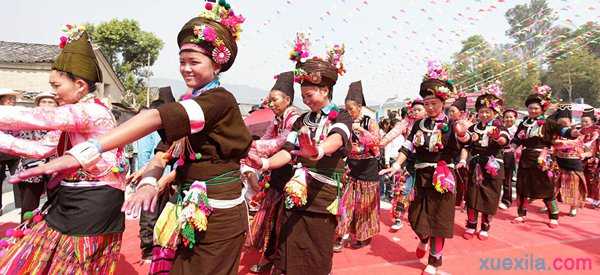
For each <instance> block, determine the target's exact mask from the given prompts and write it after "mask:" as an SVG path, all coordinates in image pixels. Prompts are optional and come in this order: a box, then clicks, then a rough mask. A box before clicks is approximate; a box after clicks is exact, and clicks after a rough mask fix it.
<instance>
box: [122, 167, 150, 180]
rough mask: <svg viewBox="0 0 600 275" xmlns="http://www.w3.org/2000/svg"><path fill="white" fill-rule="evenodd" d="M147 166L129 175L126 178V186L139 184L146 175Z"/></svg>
mask: <svg viewBox="0 0 600 275" xmlns="http://www.w3.org/2000/svg"><path fill="white" fill-rule="evenodd" d="M146 166H147V165H144V167H142V168H141V169H140V170H137V171H135V172H133V173H131V174H129V175H127V177H125V183H126V184H134V185H135V184H137V183H138V182H139V181H140V180H141V179H142V176H143V175H144V171H145V170H146Z"/></svg>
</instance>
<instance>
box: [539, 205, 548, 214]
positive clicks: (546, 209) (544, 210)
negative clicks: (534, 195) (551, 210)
mask: <svg viewBox="0 0 600 275" xmlns="http://www.w3.org/2000/svg"><path fill="white" fill-rule="evenodd" d="M540 212H541V213H546V212H548V207H545V206H544V207H542V208H540Z"/></svg>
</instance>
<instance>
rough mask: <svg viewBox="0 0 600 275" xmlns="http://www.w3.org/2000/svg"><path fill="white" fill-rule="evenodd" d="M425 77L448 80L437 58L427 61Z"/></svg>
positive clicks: (446, 73)
mask: <svg viewBox="0 0 600 275" xmlns="http://www.w3.org/2000/svg"><path fill="white" fill-rule="evenodd" d="M427 77H428V78H429V79H437V80H442V81H448V72H446V69H444V67H443V66H442V64H441V63H440V62H439V61H437V60H429V61H428V62H427Z"/></svg>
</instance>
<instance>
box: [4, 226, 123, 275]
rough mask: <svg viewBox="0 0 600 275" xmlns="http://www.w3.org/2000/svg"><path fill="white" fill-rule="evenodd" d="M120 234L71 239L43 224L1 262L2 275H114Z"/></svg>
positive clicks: (35, 227)
mask: <svg viewBox="0 0 600 275" xmlns="http://www.w3.org/2000/svg"><path fill="white" fill-rule="evenodd" d="M121 237H122V234H121V233H113V234H105V235H98V236H68V235H64V234H61V233H60V232H58V231H56V230H54V229H52V228H50V227H48V225H47V224H46V222H44V221H42V222H40V223H38V224H36V225H35V226H34V227H33V228H32V231H31V233H29V234H28V235H26V236H25V237H23V238H22V239H21V240H20V241H18V242H17V243H15V244H14V245H13V246H12V247H10V248H9V249H8V250H7V252H6V254H5V255H4V256H3V257H2V258H1V259H0V274H7V275H12V274H114V273H115V269H116V267H117V260H118V259H119V251H120V249H121Z"/></svg>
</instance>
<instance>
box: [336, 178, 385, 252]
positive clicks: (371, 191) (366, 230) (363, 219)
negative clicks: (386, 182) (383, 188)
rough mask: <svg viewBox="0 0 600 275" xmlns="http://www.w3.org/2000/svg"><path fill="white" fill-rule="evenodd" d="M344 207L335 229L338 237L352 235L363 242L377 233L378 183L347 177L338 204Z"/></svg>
mask: <svg viewBox="0 0 600 275" xmlns="http://www.w3.org/2000/svg"><path fill="white" fill-rule="evenodd" d="M340 203H341V205H343V207H345V209H346V210H345V211H344V213H343V214H342V215H341V216H340V221H339V224H338V228H337V234H338V236H340V237H341V236H344V235H345V234H347V233H350V234H354V235H355V236H356V240H358V241H365V240H368V239H370V238H372V237H373V236H375V235H377V233H379V230H380V229H379V182H378V181H362V180H358V179H355V178H353V177H348V186H347V187H346V190H345V192H344V194H343V196H342V201H341V202H340Z"/></svg>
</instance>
